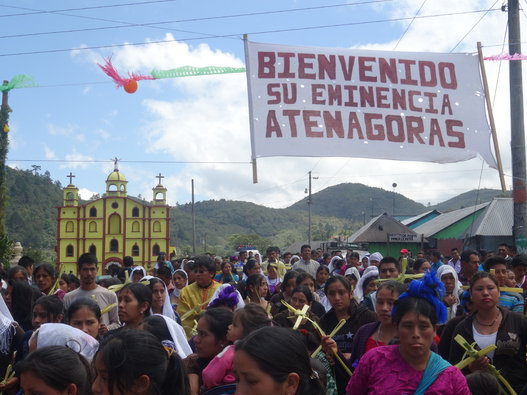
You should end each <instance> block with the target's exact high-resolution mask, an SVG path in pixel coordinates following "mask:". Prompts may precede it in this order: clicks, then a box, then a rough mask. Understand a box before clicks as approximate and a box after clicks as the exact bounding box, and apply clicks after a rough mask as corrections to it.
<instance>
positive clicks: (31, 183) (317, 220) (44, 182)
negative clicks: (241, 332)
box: [6, 168, 501, 256]
mask: <svg viewBox="0 0 527 395" xmlns="http://www.w3.org/2000/svg"><path fill="white" fill-rule="evenodd" d="M7 185H8V201H7V207H6V226H7V230H8V236H9V237H10V239H11V240H13V241H20V242H21V243H22V245H23V246H24V247H25V249H26V251H27V249H30V250H31V249H41V250H45V251H46V254H45V255H46V256H51V254H52V250H53V247H54V245H55V237H56V227H57V219H56V218H57V210H56V207H57V206H60V205H62V186H61V184H60V182H58V181H56V182H54V181H53V180H52V179H51V178H50V174H49V173H48V172H46V173H43V174H34V173H33V172H31V171H27V170H14V169H11V168H7ZM476 194H478V202H483V201H489V200H491V199H492V198H493V197H494V196H499V195H500V194H501V192H500V191H497V190H480V191H479V193H478V192H477V191H469V192H466V193H464V194H461V195H459V196H457V197H455V198H452V199H450V200H447V201H446V202H443V203H441V204H439V205H436V206H434V207H431V208H437V209H438V210H440V211H448V210H452V209H456V208H460V207H463V206H464V207H468V206H469V205H472V204H474V201H475V199H476ZM194 208H195V216H196V252H198V253H201V252H204V251H213V252H216V253H219V254H228V253H231V252H232V251H233V249H234V248H235V247H236V246H237V245H240V244H247V243H251V244H256V245H257V246H258V247H259V249H264V248H265V247H266V246H269V245H277V246H279V247H281V248H282V247H285V246H288V245H290V244H293V243H294V242H297V241H302V240H307V228H308V205H307V198H304V199H302V200H301V201H299V202H297V203H295V204H293V205H292V206H290V207H288V208H284V209H274V208H269V207H265V206H261V205H257V204H254V203H249V202H242V201H232V200H225V199H220V200H208V201H203V202H197V203H196V204H195V206H194ZM311 209H312V214H313V216H312V238H313V240H328V239H331V238H332V237H336V236H340V237H347V236H349V235H351V234H352V233H353V232H354V231H355V230H357V229H358V228H359V227H360V226H362V224H363V223H364V222H365V221H368V220H369V219H370V218H371V216H376V215H378V214H381V213H383V212H387V213H389V214H392V213H393V212H394V210H395V215H397V216H402V215H415V214H418V213H421V212H424V211H426V210H429V209H430V208H428V207H425V206H424V205H422V204H420V203H417V202H414V201H413V200H410V199H408V198H406V197H405V196H403V195H402V194H399V193H394V192H390V191H386V190H383V189H380V188H372V187H368V186H366V185H362V184H351V183H348V184H340V185H335V186H332V187H328V188H326V189H324V190H322V191H320V192H317V193H315V194H313V195H312V206H311ZM170 214H171V215H170V216H171V223H170V237H171V242H172V245H176V246H177V247H178V250H179V251H180V253H182V254H183V253H191V251H192V248H191V246H192V207H191V205H190V204H180V205H176V206H174V207H172V208H171V213H170Z"/></svg>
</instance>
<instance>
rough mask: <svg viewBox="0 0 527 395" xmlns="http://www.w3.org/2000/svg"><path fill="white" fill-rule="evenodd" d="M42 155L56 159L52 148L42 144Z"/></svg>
mask: <svg viewBox="0 0 527 395" xmlns="http://www.w3.org/2000/svg"><path fill="white" fill-rule="evenodd" d="M44 156H45V158H46V159H57V155H56V153H55V151H54V150H52V149H51V148H49V147H48V146H47V145H46V144H44Z"/></svg>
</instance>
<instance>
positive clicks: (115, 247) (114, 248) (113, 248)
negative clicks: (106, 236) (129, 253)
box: [110, 239, 119, 252]
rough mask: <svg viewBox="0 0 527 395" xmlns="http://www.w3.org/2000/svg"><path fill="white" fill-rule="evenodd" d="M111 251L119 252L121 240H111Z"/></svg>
mask: <svg viewBox="0 0 527 395" xmlns="http://www.w3.org/2000/svg"><path fill="white" fill-rule="evenodd" d="M110 252H119V242H118V241H117V240H115V239H112V240H110Z"/></svg>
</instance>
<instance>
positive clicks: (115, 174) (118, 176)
mask: <svg viewBox="0 0 527 395" xmlns="http://www.w3.org/2000/svg"><path fill="white" fill-rule="evenodd" d="M106 181H126V178H125V176H124V175H123V173H120V172H119V170H114V171H112V172H111V173H110V175H109V176H108V178H107V179H106Z"/></svg>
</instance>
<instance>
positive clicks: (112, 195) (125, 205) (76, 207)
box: [55, 160, 170, 275]
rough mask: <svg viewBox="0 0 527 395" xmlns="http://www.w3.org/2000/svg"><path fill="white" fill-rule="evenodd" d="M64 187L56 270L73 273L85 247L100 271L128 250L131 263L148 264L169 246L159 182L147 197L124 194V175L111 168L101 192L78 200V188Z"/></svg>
mask: <svg viewBox="0 0 527 395" xmlns="http://www.w3.org/2000/svg"><path fill="white" fill-rule="evenodd" d="M68 177H69V178H70V183H69V185H68V186H66V187H65V188H64V203H63V206H62V207H57V209H58V216H57V220H58V227H57V246H56V247H55V248H56V252H57V265H62V267H61V268H60V272H61V273H64V272H66V273H70V272H73V273H77V266H76V263H77V259H78V258H79V256H80V255H82V254H84V253H85V252H89V253H91V254H94V255H95V256H96V257H97V260H98V261H99V273H98V274H99V275H100V274H106V269H107V268H108V267H109V266H111V265H115V264H116V265H119V266H122V263H123V258H124V257H125V256H131V257H132V258H133V259H134V264H136V265H142V266H144V267H145V268H150V267H153V264H154V263H155V261H156V259H157V255H158V254H159V253H160V252H168V250H169V243H170V232H169V220H170V217H169V213H170V207H169V206H168V205H167V203H166V192H167V190H166V188H165V187H164V186H163V185H162V184H161V179H162V178H163V176H162V175H161V174H159V176H157V178H159V183H158V184H157V186H156V187H155V188H152V190H153V200H152V201H151V202H147V201H145V200H143V199H139V198H136V197H132V196H127V193H126V185H127V183H128V181H126V178H125V177H124V175H123V174H122V173H121V172H119V169H118V167H117V160H115V168H114V170H113V172H111V173H110V175H109V176H108V178H107V179H106V193H105V194H103V195H102V197H101V198H96V199H92V200H89V201H88V202H81V203H79V189H78V188H77V187H76V186H75V185H74V184H73V183H72V178H73V177H75V176H74V175H72V174H71V173H70V175H69V176H68Z"/></svg>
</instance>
